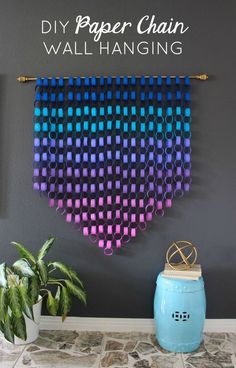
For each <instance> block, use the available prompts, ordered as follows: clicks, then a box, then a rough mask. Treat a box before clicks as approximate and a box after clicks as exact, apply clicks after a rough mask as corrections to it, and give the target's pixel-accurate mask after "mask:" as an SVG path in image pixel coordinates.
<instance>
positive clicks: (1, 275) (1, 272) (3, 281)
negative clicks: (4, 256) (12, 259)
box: [0, 263, 7, 288]
mask: <svg viewBox="0 0 236 368" xmlns="http://www.w3.org/2000/svg"><path fill="white" fill-rule="evenodd" d="M0 287H3V288H5V287H7V277H6V263H2V264H0Z"/></svg>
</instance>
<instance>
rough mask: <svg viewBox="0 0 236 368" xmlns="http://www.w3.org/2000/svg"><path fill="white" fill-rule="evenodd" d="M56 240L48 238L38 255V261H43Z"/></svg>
mask: <svg viewBox="0 0 236 368" xmlns="http://www.w3.org/2000/svg"><path fill="white" fill-rule="evenodd" d="M54 240H55V238H48V240H46V242H45V243H44V244H43V246H42V248H41V249H40V250H39V253H38V260H40V259H43V258H44V257H45V255H46V254H47V253H48V251H49V249H50V248H51V246H52V245H53V243H54Z"/></svg>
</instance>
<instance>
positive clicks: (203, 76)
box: [17, 74, 209, 83]
mask: <svg viewBox="0 0 236 368" xmlns="http://www.w3.org/2000/svg"><path fill="white" fill-rule="evenodd" d="M111 77H112V78H116V77H117V76H111ZM120 77H121V78H124V76H120ZM127 77H128V78H131V77H132V76H131V75H127ZM144 77H145V78H149V77H150V76H149V75H148V76H146V75H145V76H144ZM157 77H158V75H153V78H157ZM161 77H162V78H167V77H170V78H171V79H173V78H176V76H175V75H169V76H167V75H161ZM188 77H189V78H190V79H197V80H202V81H205V80H207V79H208V78H209V77H208V75H207V74H198V75H189V76H188ZM69 78H70V77H63V79H69ZM81 78H85V77H81ZM96 78H100V76H96ZM104 78H107V76H104ZM136 78H141V76H139V75H138V76H136ZM179 78H181V79H183V78H185V75H179ZM48 79H52V77H48ZM56 79H59V77H56ZM17 80H18V82H20V83H26V82H33V81H36V80H37V78H36V77H26V76H21V77H18V78H17Z"/></svg>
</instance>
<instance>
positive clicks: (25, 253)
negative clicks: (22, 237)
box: [11, 241, 35, 264]
mask: <svg viewBox="0 0 236 368" xmlns="http://www.w3.org/2000/svg"><path fill="white" fill-rule="evenodd" d="M11 244H13V245H14V246H15V247H16V249H17V250H18V252H19V253H20V255H21V257H22V258H25V259H27V261H28V262H30V263H31V264H35V258H34V256H33V254H32V253H31V252H30V251H29V250H28V249H26V248H25V247H24V246H23V245H22V244H20V243H17V242H14V241H13V242H11Z"/></svg>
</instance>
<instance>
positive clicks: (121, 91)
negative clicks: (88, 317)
mask: <svg viewBox="0 0 236 368" xmlns="http://www.w3.org/2000/svg"><path fill="white" fill-rule="evenodd" d="M198 79H204V78H198ZM205 79H206V78H205ZM191 120H192V119H191V100H190V78H189V77H187V76H186V77H182V76H181V77H178V76H176V77H175V78H173V77H172V78H171V77H165V78H162V77H160V76H159V77H152V76H150V77H140V78H136V77H125V76H124V77H119V76H117V77H105V78H104V77H78V78H69V79H67V80H66V79H64V78H50V79H48V78H42V79H37V81H36V92H35V109H34V163H33V166H34V173H33V187H34V190H36V191H39V192H41V193H45V194H46V195H47V196H48V200H49V206H50V207H54V208H56V210H57V211H58V212H60V213H62V214H65V218H66V221H67V222H69V223H70V222H72V223H74V224H75V225H76V228H78V229H80V230H81V231H82V233H83V235H84V236H87V237H89V239H90V240H91V241H92V242H93V243H97V244H98V246H99V247H100V248H103V249H104V253H105V254H106V255H111V254H112V253H113V248H114V247H115V248H120V247H121V246H122V245H123V244H126V243H128V242H129V241H130V240H131V239H132V238H135V237H136V235H137V233H138V231H144V230H146V228H147V223H148V222H149V221H151V220H152V218H153V216H154V215H155V214H157V215H161V216H163V214H164V211H165V208H170V207H171V206H172V203H173V200H174V199H175V198H178V197H182V196H183V195H184V193H185V192H188V191H189V189H190V184H191Z"/></svg>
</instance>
